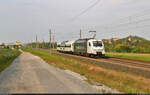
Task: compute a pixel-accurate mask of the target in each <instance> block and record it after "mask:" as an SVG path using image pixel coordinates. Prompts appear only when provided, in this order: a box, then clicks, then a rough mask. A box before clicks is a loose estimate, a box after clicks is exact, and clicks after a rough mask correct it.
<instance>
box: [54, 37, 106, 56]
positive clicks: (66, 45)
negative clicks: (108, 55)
mask: <svg viewBox="0 0 150 95" xmlns="http://www.w3.org/2000/svg"><path fill="white" fill-rule="evenodd" d="M57 51H59V52H65V53H73V54H78V55H84V56H104V55H105V49H104V44H103V42H102V40H97V39H94V38H86V39H78V40H75V41H65V42H62V43H61V44H58V46H57Z"/></svg>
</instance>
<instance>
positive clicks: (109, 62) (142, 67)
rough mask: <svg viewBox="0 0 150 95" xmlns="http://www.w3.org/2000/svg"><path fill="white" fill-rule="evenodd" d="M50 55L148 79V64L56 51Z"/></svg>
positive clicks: (149, 76) (149, 66) (149, 67)
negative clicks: (94, 64) (61, 56)
mask: <svg viewBox="0 0 150 95" xmlns="http://www.w3.org/2000/svg"><path fill="white" fill-rule="evenodd" d="M42 50H43V49H42ZM44 51H49V50H45V49H44ZM51 53H54V54H57V55H63V56H66V57H69V58H73V59H77V60H81V61H85V62H90V63H96V64H98V65H99V66H101V67H108V68H111V69H115V70H121V71H125V72H129V73H133V74H136V75H141V76H144V77H147V78H150V62H143V61H137V60H128V59H120V58H91V57H84V56H79V55H72V54H66V53H59V52H57V51H52V52H51Z"/></svg>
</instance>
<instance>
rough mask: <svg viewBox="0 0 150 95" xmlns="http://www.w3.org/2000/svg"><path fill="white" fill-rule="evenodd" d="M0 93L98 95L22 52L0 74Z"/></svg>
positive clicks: (84, 84)
mask: <svg viewBox="0 0 150 95" xmlns="http://www.w3.org/2000/svg"><path fill="white" fill-rule="evenodd" d="M0 93H98V91H97V90H96V89H95V88H93V87H92V86H90V85H89V84H88V83H86V82H85V81H83V80H81V79H80V78H77V77H75V76H73V75H71V74H69V73H67V72H66V71H64V70H60V69H58V68H55V67H52V66H50V65H49V64H47V63H45V62H44V61H43V60H42V59H41V58H39V57H37V56H34V55H32V54H30V53H26V52H23V53H22V54H21V55H20V56H19V57H18V58H17V59H16V60H15V61H14V62H13V63H12V65H11V66H10V67H8V68H7V69H5V70H4V71H3V72H1V73H0Z"/></svg>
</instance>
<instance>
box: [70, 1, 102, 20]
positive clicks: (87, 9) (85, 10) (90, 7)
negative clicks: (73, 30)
mask: <svg viewBox="0 0 150 95" xmlns="http://www.w3.org/2000/svg"><path fill="white" fill-rule="evenodd" d="M100 1H102V0H97V1H96V2H94V3H93V4H92V5H90V6H89V7H87V8H86V9H84V10H83V11H82V12H80V13H79V14H77V15H76V16H74V17H73V18H71V20H70V21H74V20H76V19H77V18H79V17H80V16H81V15H83V14H84V13H86V12H88V11H89V10H90V9H92V8H93V7H95V6H96V5H97V4H98V3H99V2H100Z"/></svg>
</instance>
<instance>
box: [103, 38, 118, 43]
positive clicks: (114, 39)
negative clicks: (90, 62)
mask: <svg viewBox="0 0 150 95" xmlns="http://www.w3.org/2000/svg"><path fill="white" fill-rule="evenodd" d="M117 40H119V38H111V39H108V40H105V41H104V42H107V43H109V44H112V41H117Z"/></svg>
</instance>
